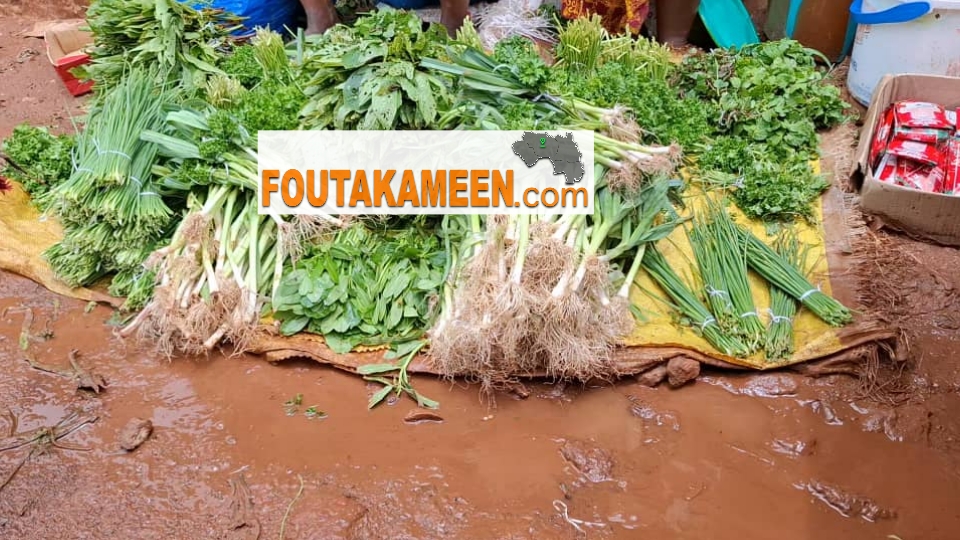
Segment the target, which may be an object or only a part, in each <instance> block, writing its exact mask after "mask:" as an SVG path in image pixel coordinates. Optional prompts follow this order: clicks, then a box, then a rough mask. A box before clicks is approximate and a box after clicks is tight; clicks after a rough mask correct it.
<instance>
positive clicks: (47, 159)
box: [0, 124, 74, 209]
mask: <svg viewBox="0 0 960 540" xmlns="http://www.w3.org/2000/svg"><path fill="white" fill-rule="evenodd" d="M73 148H74V137H73V136H72V135H52V134H51V133H50V132H49V131H48V130H47V129H46V128H42V127H34V126H30V125H27V124H21V125H19V126H17V127H15V128H13V133H12V134H11V135H10V136H9V137H7V138H6V139H5V140H4V141H3V145H2V146H0V149H2V151H3V154H2V157H3V158H4V160H5V161H6V164H5V166H4V167H3V169H2V170H0V175H4V176H6V177H8V178H11V179H13V180H16V181H17V182H20V185H22V186H23V189H24V190H25V191H26V192H27V193H28V194H29V195H30V197H31V198H32V199H33V202H34V204H36V205H37V206H38V207H39V208H41V209H44V208H45V207H46V205H47V204H48V201H47V198H46V194H47V193H48V192H49V191H50V190H51V189H52V188H54V187H56V186H57V185H59V184H60V183H62V182H63V181H64V180H66V179H67V178H69V177H70V173H71V172H72V162H71V160H70V155H71V152H72V151H73Z"/></svg>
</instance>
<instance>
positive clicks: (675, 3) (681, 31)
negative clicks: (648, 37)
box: [657, 0, 700, 47]
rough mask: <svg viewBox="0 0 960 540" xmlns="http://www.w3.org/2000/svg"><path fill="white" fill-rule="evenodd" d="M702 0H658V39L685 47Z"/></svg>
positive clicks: (668, 43)
mask: <svg viewBox="0 0 960 540" xmlns="http://www.w3.org/2000/svg"><path fill="white" fill-rule="evenodd" d="M699 8H700V0H657V39H658V40H659V41H660V42H661V43H665V44H667V45H670V46H672V47H685V46H686V45H687V37H688V36H689V35H690V28H691V27H692V26H693V21H694V19H695V18H696V16H697V9H699Z"/></svg>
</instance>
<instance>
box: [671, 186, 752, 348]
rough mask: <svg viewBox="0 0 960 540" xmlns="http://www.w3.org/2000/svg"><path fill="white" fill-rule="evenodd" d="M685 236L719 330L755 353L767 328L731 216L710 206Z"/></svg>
mask: <svg viewBox="0 0 960 540" xmlns="http://www.w3.org/2000/svg"><path fill="white" fill-rule="evenodd" d="M687 236H688V238H689V239H690V245H691V247H692V248H693V252H694V258H695V259H696V264H697V267H698V270H699V272H700V277H701V280H702V281H703V286H704V294H705V297H706V299H707V303H708V304H709V305H710V307H711V310H712V311H713V315H714V316H715V317H716V318H717V322H718V324H719V325H720V328H721V329H722V330H723V331H724V332H726V333H728V334H732V335H735V336H738V337H739V338H740V339H741V340H742V341H743V343H744V345H745V346H746V347H747V349H748V350H749V351H750V352H753V351H756V350H758V349H759V348H760V346H761V345H763V339H764V334H765V332H766V329H765V328H764V326H763V323H762V322H761V321H760V315H759V313H758V312H757V308H756V305H755V304H754V302H753V293H752V291H751V290H750V282H749V281H748V280H747V260H746V251H745V249H744V246H743V242H741V241H740V239H739V235H738V234H737V228H736V224H734V223H733V219H731V217H730V214H729V213H728V212H727V211H726V209H725V208H724V207H723V206H722V205H721V204H716V203H711V205H710V208H709V209H708V210H707V211H706V212H705V213H704V215H702V216H701V217H700V218H699V219H698V220H697V221H696V222H695V223H694V225H693V226H692V227H690V228H688V229H687Z"/></svg>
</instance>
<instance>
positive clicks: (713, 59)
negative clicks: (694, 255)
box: [673, 40, 847, 221]
mask: <svg viewBox="0 0 960 540" xmlns="http://www.w3.org/2000/svg"><path fill="white" fill-rule="evenodd" d="M673 78H674V79H675V82H676V84H677V85H679V86H680V87H681V89H682V91H683V94H684V96H685V97H686V98H689V99H694V100H701V101H703V102H705V103H707V104H708V106H710V107H712V108H713V109H714V111H715V112H714V113H713V114H715V116H713V126H712V127H713V128H714V130H715V132H717V133H718V136H717V137H715V138H714V139H713V140H711V141H709V142H707V143H705V144H704V145H701V146H700V147H699V148H697V149H696V150H695V152H696V153H697V155H698V157H697V166H698V168H699V169H700V170H701V171H710V170H718V171H722V172H726V173H733V174H735V175H737V176H739V177H740V181H739V182H738V184H737V186H736V188H737V189H736V191H735V192H734V199H735V200H736V202H737V205H738V206H739V207H740V208H741V210H743V211H744V212H745V213H746V214H747V216H748V217H750V218H753V219H763V220H767V221H775V220H784V221H789V220H792V219H794V218H797V217H803V218H809V217H810V216H811V215H812V212H811V208H810V205H811V203H812V202H813V200H815V199H816V198H817V197H818V196H819V195H820V193H821V192H822V191H823V190H824V189H826V187H827V186H828V183H827V182H826V181H825V180H824V179H823V178H822V177H820V176H819V175H816V174H814V171H813V169H812V168H811V166H810V164H809V162H810V161H811V160H813V159H815V158H816V157H817V156H818V142H819V140H818V137H817V130H818V129H823V128H828V127H832V126H833V125H836V124H837V123H839V122H841V121H843V120H844V119H845V113H844V110H845V108H846V107H847V105H846V104H845V102H844V101H843V100H842V99H841V98H840V91H839V89H838V88H836V87H835V86H832V85H830V84H827V83H826V82H825V81H824V75H823V72H822V71H820V70H819V69H818V68H817V65H816V62H815V57H814V53H813V52H812V51H810V50H808V49H805V48H804V47H803V46H801V45H800V44H799V43H798V42H796V41H793V40H780V41H770V42H766V43H762V44H757V45H750V46H747V47H744V48H742V49H741V50H739V51H732V50H725V49H718V50H715V51H712V52H710V53H707V54H702V55H697V56H692V57H689V58H687V59H685V60H684V63H683V65H682V66H681V69H680V70H679V71H678V72H677V73H676V74H675V75H674V77H673Z"/></svg>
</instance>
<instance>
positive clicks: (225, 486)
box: [0, 1, 960, 540]
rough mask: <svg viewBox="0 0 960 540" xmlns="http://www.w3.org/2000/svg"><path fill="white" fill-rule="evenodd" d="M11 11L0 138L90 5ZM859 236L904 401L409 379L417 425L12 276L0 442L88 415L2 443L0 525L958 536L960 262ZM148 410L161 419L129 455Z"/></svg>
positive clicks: (30, 103)
mask: <svg viewBox="0 0 960 540" xmlns="http://www.w3.org/2000/svg"><path fill="white" fill-rule="evenodd" d="M47 4H50V5H49V6H47ZM38 6H39V7H38ZM45 6H46V7H45ZM0 13H2V14H3V16H2V19H0V81H2V82H0V137H4V136H6V135H7V134H9V132H10V130H11V129H12V128H13V126H14V125H16V124H17V123H20V122H22V121H29V122H32V123H37V124H48V125H53V126H55V127H57V128H58V129H67V128H69V126H70V122H69V117H70V114H75V113H76V112H77V111H78V110H79V109H78V105H79V101H78V100H75V99H73V98H71V97H70V96H69V95H68V94H67V92H66V91H65V90H64V89H63V88H62V87H61V85H60V84H59V82H58V81H57V79H56V77H55V74H54V72H53V70H52V68H51V67H50V66H49V65H48V64H47V62H46V59H45V57H44V55H43V43H42V41H40V40H37V39H31V38H24V37H18V36H17V35H15V32H16V31H17V30H20V29H22V28H24V27H29V26H31V25H32V24H33V23H34V22H36V21H38V20H42V19H46V18H57V17H75V16H77V15H80V14H81V13H82V9H80V8H76V7H74V6H73V5H72V4H70V2H69V1H66V2H57V3H54V2H47V3H44V2H31V3H29V4H27V3H14V4H3V3H0ZM29 51H35V52H36V53H39V54H34V53H32V52H29ZM831 153H834V154H838V155H842V154H843V152H841V151H839V150H837V149H836V148H833V149H831ZM857 249H859V250H861V252H862V253H863V254H864V255H865V256H867V257H870V259H871V260H872V261H874V263H873V266H874V268H873V270H874V273H875V275H874V277H873V279H874V281H873V283H872V285H871V286H870V287H868V288H866V289H865V294H866V297H865V298H864V299H863V300H864V302H865V305H866V306H867V307H868V308H871V309H874V310H876V311H878V312H881V313H883V314H885V316H886V317H887V318H888V319H889V321H890V322H891V323H892V324H896V325H899V326H901V327H902V328H903V329H904V332H905V336H906V337H907V338H909V343H910V346H911V348H910V355H909V356H910V362H909V364H908V366H907V367H906V368H905V370H904V371H903V373H902V376H901V377H900V378H899V379H896V380H895V382H896V383H897V385H898V386H897V388H898V389H899V390H900V391H901V393H898V394H890V393H886V394H884V395H885V396H887V397H896V398H897V399H896V400H885V401H883V402H878V401H877V400H872V399H867V398H860V397H859V394H858V388H859V385H858V383H857V381H855V380H853V379H851V378H849V377H842V376H834V377H825V378H820V379H810V378H804V377H801V376H799V375H796V374H792V373H768V374H761V375H752V374H730V373H723V372H710V371H708V372H705V373H704V374H703V375H702V376H701V377H700V378H699V379H698V380H697V381H696V382H695V383H693V384H691V385H688V386H686V387H684V388H682V389H679V390H671V389H669V388H666V387H661V388H658V389H649V388H644V387H640V386H639V385H636V384H635V383H633V382H632V381H624V382H621V383H619V384H617V385H615V386H607V387H602V388H560V387H552V386H547V385H536V386H532V387H531V388H530V390H531V395H530V397H529V398H527V399H526V400H519V399H518V400H513V399H509V397H508V396H503V397H501V399H500V400H499V407H498V409H497V410H493V411H491V410H488V409H487V408H486V407H485V406H483V405H482V404H480V403H479V402H478V394H477V390H476V388H472V387H466V386H465V385H456V386H450V385H448V384H443V383H440V382H437V381H434V380H430V379H421V378H418V379H416V380H415V381H414V384H415V386H416V387H417V388H418V389H420V390H421V391H423V392H424V393H425V394H426V395H428V396H430V397H432V398H434V399H438V400H439V401H440V402H441V403H442V405H441V409H440V411H439V414H440V417H441V418H442V422H422V423H408V422H405V421H404V418H405V417H406V416H407V415H408V413H409V412H410V411H411V410H412V409H413V408H414V406H413V404H411V402H410V401H407V400H401V401H399V402H397V403H395V404H392V405H389V406H383V407H380V408H377V409H375V410H373V411H367V409H366V400H367V397H368V395H369V394H370V393H371V392H372V391H373V390H374V389H373V388H371V387H368V386H367V385H366V384H365V383H364V382H363V381H362V380H360V379H358V378H356V377H352V376H348V375H345V374H343V373H340V372H338V371H335V370H333V369H328V368H325V367H321V366H318V365H315V364H311V363H307V362H287V363H284V364H283V365H279V366H272V365H269V364H266V363H264V362H262V361H259V360H257V359H255V358H245V357H240V358H224V357H215V358H210V359H204V360H179V361H175V362H173V363H166V362H164V361H161V360H159V359H157V358H154V357H152V356H150V355H149V354H146V353H143V352H141V351H138V350H136V349H135V348H133V346H131V345H129V344H125V343H123V342H121V341H118V340H117V339H115V338H114V337H112V333H111V330H112V329H111V327H110V326H108V325H107V324H106V322H107V320H108V319H109V317H110V313H109V311H108V310H106V309H104V308H96V309H93V310H92V311H87V309H86V306H85V305H84V304H82V303H80V302H76V301H71V300H66V299H62V298H57V297H56V296H54V295H52V294H50V293H48V292H47V291H45V290H43V289H41V288H40V287H38V286H37V285H35V284H34V283H32V282H29V281H27V280H25V279H23V278H20V277H17V276H13V275H9V274H0V312H3V313H2V317H0V414H4V413H5V412H6V411H8V410H9V411H10V413H11V415H10V416H3V417H0V418H2V419H0V442H2V441H9V440H10V439H6V438H5V437H6V436H7V435H8V433H7V431H8V430H9V429H11V428H12V427H13V426H10V425H9V424H11V423H12V422H11V419H12V418H15V419H16V420H17V424H18V425H17V427H16V429H17V433H21V434H23V433H28V434H29V435H26V436H25V437H23V439H24V440H27V441H29V440H30V437H31V435H32V436H36V435H40V433H39V432H37V431H32V430H37V429H40V428H43V427H52V426H55V425H56V424H57V423H58V422H61V421H62V420H63V419H64V418H66V417H68V416H69V415H70V414H71V413H72V412H75V413H76V414H77V415H78V418H80V419H86V418H93V417H96V418H97V420H96V421H95V422H93V423H90V424H87V425H84V426H82V427H80V428H79V429H77V430H76V431H73V432H71V433H68V434H64V431H63V430H57V431H54V432H52V433H51V432H47V439H46V440H47V442H48V443H49V442H50V438H51V437H58V436H60V435H64V436H62V437H60V438H57V445H56V446H54V445H52V444H46V445H42V444H38V443H30V444H26V445H24V446H21V447H19V448H13V449H8V450H2V448H3V447H4V446H9V445H3V444H0V482H4V480H5V479H6V478H7V477H8V475H9V474H10V473H11V472H12V471H14V470H16V469H17V468H18V466H19V470H18V471H17V473H16V475H15V476H14V477H13V478H12V479H11V480H10V481H9V482H8V483H7V484H6V485H5V486H4V487H2V488H0V538H2V539H8V538H9V539H24V540H30V539H38V540H39V539H43V540H54V539H115V538H129V539H140V538H143V539H154V538H156V539H160V538H163V539H174V538H175V539H201V538H203V539H207V538H211V539H212V538H225V539H253V538H257V537H258V536H259V537H260V538H278V537H281V535H282V537H284V538H287V539H336V538H344V539H391V540H392V539H408V538H409V539H413V538H417V539H433V538H437V539H440V538H478V539H479V538H483V539H494V538H497V539H519V538H531V539H532V538H537V539H543V538H557V539H564V538H583V537H590V538H715V539H738V540H748V539H758V540H760V539H762V540H768V539H770V538H778V539H781V540H794V539H813V538H844V539H849V540H856V539H887V538H900V539H902V540H920V539H923V540H939V539H943V540H949V539H953V538H958V537H960V506H958V505H957V504H956V501H958V500H960V473H958V471H960V468H958V465H960V368H958V362H957V360H958V358H960V339H958V332H957V329H958V328H960V310H958V308H960V301H958V299H957V297H956V290H957V288H958V287H960V273H958V272H957V268H960V254H958V252H957V250H954V249H948V248H942V247H936V246H931V245H928V244H923V243H917V242H913V241H910V240H907V239H905V238H903V237H901V236H896V235H889V234H886V233H876V234H870V235H868V236H867V237H866V238H865V239H864V240H862V241H861V242H859V244H858V248H857ZM23 308H30V310H31V312H32V314H33V318H34V321H33V324H32V326H31V329H32V330H31V334H33V335H34V336H36V340H35V341H34V342H31V344H30V347H29V351H30V353H31V355H32V356H33V357H34V359H35V360H36V361H38V362H41V363H44V364H49V365H57V366H61V367H66V366H68V356H69V354H70V352H71V351H72V350H76V351H77V354H76V358H77V360H78V362H79V365H81V366H82V367H83V368H86V369H90V370H92V371H95V372H97V373H99V374H101V375H103V376H104V377H105V378H106V380H107V383H108V387H107V388H106V390H104V391H102V392H101V393H100V394H99V395H97V394H90V393H81V392H78V391H77V390H76V384H75V383H74V382H72V381H71V380H69V379H67V378H64V377H61V376H58V375H55V374H50V373H44V372H41V371H38V370H35V369H32V368H31V367H30V365H29V364H28V362H27V361H25V359H24V354H22V352H21V350H20V347H19V341H20V335H21V329H22V326H23V320H24V317H25V316H26V313H25V312H24V311H23ZM885 374H886V375H885V376H886V377H887V379H883V381H886V380H893V379H890V378H889V375H890V372H889V370H888V371H887V372H885ZM904 383H906V384H904ZM891 384H892V383H891ZM904 392H905V393H904ZM297 394H301V395H302V404H301V406H300V407H299V408H298V409H297V410H296V411H293V410H288V407H287V406H285V403H286V402H287V401H288V400H290V399H291V398H293V397H294V396H296V395H297ZM311 406H316V410H318V411H322V412H323V413H326V417H324V418H313V419H311V418H308V417H307V415H306V414H305V413H306V411H307V409H308V408H309V407H311ZM288 412H291V413H293V414H292V415H288ZM137 418H139V419H142V420H149V421H151V422H152V424H153V433H152V436H151V437H150V438H148V439H147V440H146V442H144V443H143V444H142V445H141V446H140V447H139V448H137V449H136V450H134V451H132V452H127V451H125V450H122V449H121V447H120V444H121V440H120V439H121V438H122V437H121V432H122V431H123V429H124V427H125V426H126V425H127V424H128V423H129V422H130V421H131V420H133V419H137ZM44 448H45V449H46V452H45V453H40V452H39V450H41V449H44ZM27 456H29V458H28V459H26V460H25V457H27ZM21 464H22V465H21ZM281 529H282V531H281Z"/></svg>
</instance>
